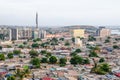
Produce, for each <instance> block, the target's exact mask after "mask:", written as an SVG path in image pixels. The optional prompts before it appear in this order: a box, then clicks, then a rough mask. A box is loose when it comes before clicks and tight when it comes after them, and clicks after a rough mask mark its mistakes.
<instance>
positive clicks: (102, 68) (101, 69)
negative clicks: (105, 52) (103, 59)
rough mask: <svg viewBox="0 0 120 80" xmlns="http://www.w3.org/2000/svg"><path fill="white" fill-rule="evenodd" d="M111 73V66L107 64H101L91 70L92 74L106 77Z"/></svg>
mask: <svg viewBox="0 0 120 80" xmlns="http://www.w3.org/2000/svg"><path fill="white" fill-rule="evenodd" d="M110 71H111V69H110V66H109V65H108V64H107V63H102V64H99V65H97V66H96V67H93V68H92V69H91V72H93V73H96V74H102V75H105V74H106V73H108V72H110Z"/></svg>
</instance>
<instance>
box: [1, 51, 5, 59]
mask: <svg viewBox="0 0 120 80" xmlns="http://www.w3.org/2000/svg"><path fill="white" fill-rule="evenodd" d="M2 60H5V55H4V54H1V53H0V61H2Z"/></svg>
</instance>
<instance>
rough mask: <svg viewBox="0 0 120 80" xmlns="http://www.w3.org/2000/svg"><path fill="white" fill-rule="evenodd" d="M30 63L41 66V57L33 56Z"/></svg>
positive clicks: (37, 66) (36, 66)
mask: <svg viewBox="0 0 120 80" xmlns="http://www.w3.org/2000/svg"><path fill="white" fill-rule="evenodd" d="M30 63H31V64H32V65H33V66H34V67H35V68H40V59H39V58H33V59H32V60H31V61H30Z"/></svg>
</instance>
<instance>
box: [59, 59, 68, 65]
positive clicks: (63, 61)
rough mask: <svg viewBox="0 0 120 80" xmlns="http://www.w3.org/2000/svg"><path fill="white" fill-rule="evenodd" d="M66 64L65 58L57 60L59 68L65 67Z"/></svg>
mask: <svg viewBox="0 0 120 80" xmlns="http://www.w3.org/2000/svg"><path fill="white" fill-rule="evenodd" d="M66 62H67V59H66V58H60V60H59V64H60V66H65V65H66Z"/></svg>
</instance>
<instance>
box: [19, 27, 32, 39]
mask: <svg viewBox="0 0 120 80" xmlns="http://www.w3.org/2000/svg"><path fill="white" fill-rule="evenodd" d="M31 38H32V27H20V28H18V39H31Z"/></svg>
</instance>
